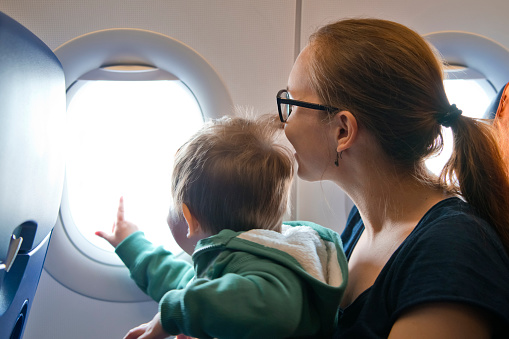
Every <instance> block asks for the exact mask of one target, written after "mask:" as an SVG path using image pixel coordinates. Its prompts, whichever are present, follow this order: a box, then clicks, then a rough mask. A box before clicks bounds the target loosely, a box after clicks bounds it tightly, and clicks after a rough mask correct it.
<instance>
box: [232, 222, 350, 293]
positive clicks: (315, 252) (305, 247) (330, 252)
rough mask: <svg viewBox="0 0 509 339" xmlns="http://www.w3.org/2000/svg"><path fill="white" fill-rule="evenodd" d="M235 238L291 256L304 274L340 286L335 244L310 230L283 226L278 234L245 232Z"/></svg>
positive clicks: (261, 231)
mask: <svg viewBox="0 0 509 339" xmlns="http://www.w3.org/2000/svg"><path fill="white" fill-rule="evenodd" d="M238 238H239V239H245V240H248V241H251V242H253V243H257V244H260V245H262V246H264V247H267V248H272V249H275V250H278V251H281V252H284V253H286V254H288V255H290V256H291V257H293V258H294V259H295V260H296V261H297V262H298V263H299V264H300V266H301V267H302V269H303V270H304V271H306V272H307V273H308V274H309V275H311V276H312V277H313V278H315V279H317V280H319V281H321V282H322V283H324V284H327V285H331V286H334V287H339V286H340V285H341V284H342V283H343V275H342V272H341V266H340V264H339V260H338V249H337V248H336V245H337V244H336V243H334V242H333V241H329V240H325V239H323V238H322V237H321V236H320V234H319V233H318V232H317V231H316V230H315V229H313V228H312V227H310V226H295V227H292V226H290V225H285V224H283V226H282V231H281V233H279V232H275V231H270V230H264V229H256V230H251V231H248V232H244V233H242V234H240V235H239V236H238Z"/></svg>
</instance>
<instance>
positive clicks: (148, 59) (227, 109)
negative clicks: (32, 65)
mask: <svg viewBox="0 0 509 339" xmlns="http://www.w3.org/2000/svg"><path fill="white" fill-rule="evenodd" d="M54 53H55V54H56V56H57V57H58V59H59V60H60V62H61V64H62V67H63V69H64V74H65V83H66V90H68V89H69V88H71V86H72V85H73V84H74V83H75V82H76V81H77V80H78V79H79V78H80V77H82V76H83V75H84V74H87V73H89V72H91V71H94V70H96V69H101V68H105V67H110V66H118V65H129V66H130V65H139V66H147V67H155V68H158V69H161V70H163V71H166V72H168V73H170V74H172V75H174V76H175V77H176V78H178V79H179V80H180V81H182V82H183V83H184V84H185V85H186V86H188V87H189V89H190V90H191V91H192V92H193V94H194V95H195V97H196V100H197V102H198V104H199V105H200V108H201V110H202V114H203V116H204V118H205V119H207V118H219V117H221V116H223V115H227V114H232V112H233V110H232V108H233V102H232V99H231V96H230V94H229V91H228V89H227V88H226V86H225V84H224V82H223V80H222V79H221V77H220V76H219V74H218V73H217V72H216V71H215V70H214V68H213V67H212V66H211V65H210V64H209V63H208V62H207V60H205V58H203V57H202V56H201V55H200V54H198V53H197V52H196V51H195V50H193V49H192V48H191V47H189V46H187V45H185V44H184V43H182V42H180V41H178V40H176V39H173V38H170V37H168V36H165V35H163V34H160V33H156V32H152V31H147V30H141V29H122V28H119V29H107V30H101V31H95V32H91V33H88V34H85V35H82V36H79V37H77V38H75V39H72V40H70V41H68V42H66V43H65V44H63V45H62V46H60V47H58V48H57V49H56V50H55V51H54ZM65 199H66V195H65V194H64V195H63V197H62V203H61V209H60V214H59V218H58V220H57V223H56V225H55V228H54V230H53V235H52V239H51V244H50V247H49V249H48V254H47V256H46V262H45V265H44V268H45V270H46V271H47V272H48V273H49V274H50V275H51V276H52V277H53V278H54V279H55V280H57V281H58V282H59V283H61V284H62V285H64V286H65V287H67V288H69V289H70V290H72V291H74V292H76V293H79V294H81V295H84V296H87V297H90V298H94V299H99V300H104V301H113V302H141V301H146V300H150V298H149V297H148V296H147V295H145V294H144V293H143V292H141V290H139V288H138V287H137V286H136V285H135V283H134V281H132V279H131V278H130V277H129V271H128V270H127V268H126V267H124V266H123V265H120V264H119V263H118V261H115V260H114V261H113V262H110V264H107V263H105V262H104V261H103V262H100V261H97V260H94V259H93V255H90V254H87V253H86V252H87V251H98V252H101V251H102V252H103V255H108V254H106V253H109V252H106V251H104V250H102V249H100V248H98V247H96V246H93V245H92V247H90V246H86V247H87V248H85V249H83V248H80V247H79V246H80V245H78V246H77V245H76V244H75V243H74V242H73V241H72V239H71V237H70V236H69V232H68V230H67V229H66V226H64V223H63V222H62V220H63V218H62V214H64V215H65V214H66V213H68V212H69V211H67V210H64V211H63V209H64V208H67V207H66V206H67V205H68V204H67V202H66V201H64V200H65ZM76 231H78V230H76ZM71 232H72V231H71ZM78 233H79V231H78ZM96 254H97V253H96ZM99 255H101V254H99ZM91 281H93V282H94V283H90V282H91Z"/></svg>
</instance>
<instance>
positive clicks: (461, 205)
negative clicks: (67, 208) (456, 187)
mask: <svg viewBox="0 0 509 339" xmlns="http://www.w3.org/2000/svg"><path fill="white" fill-rule="evenodd" d="M381 275H383V276H384V279H381V280H383V281H384V283H383V284H384V285H385V287H387V288H388V290H389V291H390V292H389V294H391V295H393V296H394V297H395V298H394V299H392V301H391V302H392V306H393V307H394V311H395V313H400V312H403V311H404V310H406V309H408V308H409V307H413V306H415V305H416V304H420V303H424V302H433V301H443V302H448V301H449V302H462V303H466V304H469V305H471V306H475V307H480V308H482V309H484V310H489V311H490V312H494V313H495V314H497V315H499V316H503V317H505V322H509V313H508V312H509V291H508V290H507V288H506V285H507V281H509V256H508V254H507V253H506V251H505V249H504V247H503V245H502V242H501V241H500V239H499V237H498V235H497V234H496V232H495V231H494V229H493V228H492V227H491V226H490V225H489V224H488V223H487V222H485V221H484V220H483V219H481V218H479V217H478V216H477V215H476V214H475V212H473V211H472V209H471V208H470V207H469V205H468V204H466V203H465V202H463V201H462V200H460V199H456V198H453V199H447V200H444V201H442V202H441V203H439V204H437V205H436V206H435V207H434V208H432V209H431V210H430V211H429V212H428V213H427V214H426V215H425V216H424V217H423V218H422V220H421V222H419V224H418V225H417V226H416V227H415V229H414V231H413V232H412V233H411V234H410V235H409V236H408V238H407V239H406V240H405V241H404V242H403V243H402V244H401V246H400V248H398V250H397V251H396V252H395V253H394V255H393V257H392V258H391V260H390V261H389V263H388V264H387V266H386V268H385V270H384V271H383V272H382V274H381Z"/></svg>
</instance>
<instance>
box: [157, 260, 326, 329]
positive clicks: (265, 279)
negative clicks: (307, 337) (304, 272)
mask: <svg viewBox="0 0 509 339" xmlns="http://www.w3.org/2000/svg"><path fill="white" fill-rule="evenodd" d="M239 259H240V260H239V262H237V263H233V265H236V264H239V266H242V267H243V268H242V272H238V271H237V272H232V273H227V274H225V275H223V276H222V277H220V278H217V279H213V280H209V279H205V278H200V279H196V280H194V281H192V282H191V283H190V284H189V285H188V286H187V287H186V288H185V289H183V290H174V291H170V292H168V293H166V294H165V295H164V297H163V298H162V299H161V302H160V303H159V308H160V309H159V310H160V313H161V323H162V325H163V328H164V329H165V330H166V331H167V332H168V333H170V334H179V333H184V334H186V335H189V336H192V337H199V338H236V339H238V338H286V337H290V336H292V334H293V333H294V332H295V331H296V329H297V327H298V326H299V324H300V321H301V318H302V313H303V308H304V307H303V299H304V297H305V296H304V295H305V294H306V290H305V288H304V287H303V286H302V284H303V283H302V282H301V280H300V279H298V278H297V277H296V276H295V273H293V272H292V271H291V270H289V269H287V268H285V267H283V266H281V265H277V264H274V263H271V262H270V261H259V260H258V261H256V262H247V261H246V260H245V259H246V258H239ZM241 261H242V262H241ZM268 315H269V316H268ZM317 327H318V325H317ZM316 330H317V329H316V328H310V331H316ZM311 333H312V332H311Z"/></svg>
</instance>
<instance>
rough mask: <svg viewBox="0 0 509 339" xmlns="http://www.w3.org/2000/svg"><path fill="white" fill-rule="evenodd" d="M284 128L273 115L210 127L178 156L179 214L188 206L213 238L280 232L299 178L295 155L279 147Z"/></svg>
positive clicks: (225, 121)
mask: <svg viewBox="0 0 509 339" xmlns="http://www.w3.org/2000/svg"><path fill="white" fill-rule="evenodd" d="M281 130H282V129H281V123H278V122H276V121H275V120H274V119H273V118H272V117H271V118H269V117H268V116H262V117H259V118H256V119H247V118H238V117H223V118H221V119H217V120H212V121H210V122H208V123H206V124H205V125H204V126H203V127H202V128H201V129H200V130H199V131H198V132H197V133H196V134H195V135H194V136H192V137H191V139H190V140H188V141H187V142H186V143H185V144H184V145H183V146H182V147H181V148H180V149H179V151H178V152H177V154H176V156H175V165H174V168H173V175H172V195H173V203H174V208H175V210H176V211H177V212H178V213H182V204H183V203H184V204H186V205H187V207H188V208H189V210H190V212H191V213H192V214H193V215H194V217H196V219H197V220H198V221H199V222H200V226H201V228H202V230H203V231H204V232H208V233H210V234H217V233H219V232H220V231H221V230H223V229H230V230H234V231H247V230H250V229H258V228H263V229H272V230H276V231H279V230H280V228H281V222H282V219H283V215H284V213H285V212H286V210H287V209H288V196H289V191H290V185H291V181H292V179H293V174H294V158H293V153H292V152H291V151H290V150H289V149H288V148H287V147H285V146H283V145H281V144H278V136H279V135H280V133H281Z"/></svg>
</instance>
